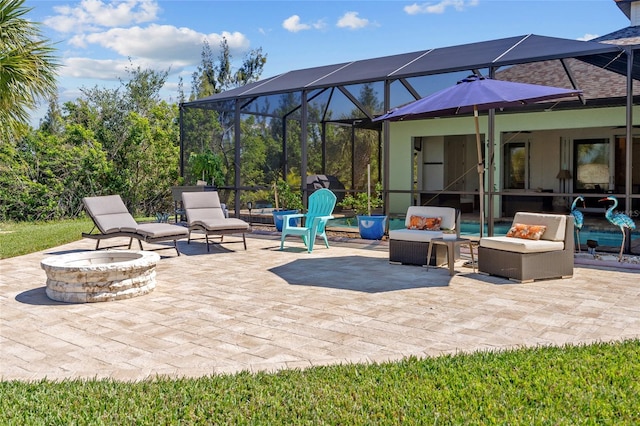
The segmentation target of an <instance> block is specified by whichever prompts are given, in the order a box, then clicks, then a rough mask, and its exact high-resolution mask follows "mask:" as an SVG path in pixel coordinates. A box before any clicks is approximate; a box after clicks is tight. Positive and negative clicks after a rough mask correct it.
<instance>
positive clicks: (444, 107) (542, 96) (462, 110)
mask: <svg viewBox="0 0 640 426" xmlns="http://www.w3.org/2000/svg"><path fill="white" fill-rule="evenodd" d="M581 93H582V91H580V90H572V89H564V88H560V87H551V86H541V85H538V84H526V83H514V82H510V81H502V80H494V79H491V78H487V77H482V76H477V75H471V76H469V77H467V78H465V79H463V80H461V81H459V82H458V83H457V84H456V85H455V86H451V87H448V88H446V89H443V90H440V91H438V92H436V93H433V94H432V95H429V96H427V97H425V98H422V99H418V100H417V101H414V102H411V103H409V104H407V105H404V106H402V107H399V108H395V109H393V110H391V111H389V112H387V113H386V114H383V115H381V116H379V117H377V118H375V119H374V120H373V121H384V120H388V121H403V120H420V119H423V118H429V117H445V116H451V115H458V114H467V113H471V112H473V116H474V121H475V129H476V145H477V149H478V175H479V180H480V182H479V185H478V193H479V197H480V206H479V207H480V236H481V237H482V234H483V228H484V163H483V161H482V142H481V141H480V125H479V124H478V111H484V110H489V109H494V108H509V107H519V106H524V105H527V104H532V103H535V102H540V101H547V100H551V99H559V98H565V97H572V96H578V95H580V94H581Z"/></svg>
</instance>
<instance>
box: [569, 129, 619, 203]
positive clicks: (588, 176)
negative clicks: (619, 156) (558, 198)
mask: <svg viewBox="0 0 640 426" xmlns="http://www.w3.org/2000/svg"><path fill="white" fill-rule="evenodd" d="M573 150H574V152H573V158H574V163H575V164H574V170H575V171H576V173H575V174H574V182H573V188H574V191H576V192H579V191H595V192H599V191H606V190H608V189H609V177H610V175H611V173H610V164H609V158H610V155H609V151H610V149H609V140H608V139H577V140H575V141H574V143H573Z"/></svg>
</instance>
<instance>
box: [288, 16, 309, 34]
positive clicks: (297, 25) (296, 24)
mask: <svg viewBox="0 0 640 426" xmlns="http://www.w3.org/2000/svg"><path fill="white" fill-rule="evenodd" d="M282 28H284V29H285V30H287V31H290V32H292V33H297V32H298V31H303V30H310V29H311V25H309V24H303V23H301V22H300V17H299V16H298V15H291V16H289V17H288V18H287V19H285V20H284V21H282Z"/></svg>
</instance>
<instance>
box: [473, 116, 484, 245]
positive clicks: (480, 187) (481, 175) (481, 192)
mask: <svg viewBox="0 0 640 426" xmlns="http://www.w3.org/2000/svg"><path fill="white" fill-rule="evenodd" d="M473 121H474V122H475V125H476V148H477V149H478V198H479V201H480V206H479V209H480V238H482V236H483V233H484V163H483V161H482V142H481V141H480V124H479V123H478V106H477V105H474V106H473Z"/></svg>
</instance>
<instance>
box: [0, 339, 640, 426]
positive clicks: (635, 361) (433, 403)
mask: <svg viewBox="0 0 640 426" xmlns="http://www.w3.org/2000/svg"><path fill="white" fill-rule="evenodd" d="M0 423H1V424H3V425H29V424H43V425H49V424H65V425H66V424H153V425H156V424H258V425H272V424H278V425H280V424H285V425H289V424H327V425H371V424H382V425H389V424H455V425H462V424H474V425H475V424H525V425H532V424H549V425H551V424H553V425H578V424H585V425H596V424H616V425H625V424H626V425H637V424H640V340H631V341H626V342H621V343H617V344H604V343H602V344H593V345H588V346H567V347H564V348H556V347H539V348H535V349H520V350H512V351H504V352H497V353H487V352H478V353H474V354H469V355H463V354H461V355H456V356H441V357H438V358H429V359H416V358H408V359H405V360H404V361H401V362H395V363H386V364H371V365H342V366H330V367H316V368H309V369H306V370H287V371H282V372H279V373H275V374H267V373H258V374H251V373H239V374H234V375H219V376H210V377H203V378H199V379H181V380H167V379H162V378H156V379H153V380H148V381H144V382H138V383H133V382H129V383H122V382H115V381H111V380H88V381H85V380H67V381H62V382H51V381H46V380H42V381H37V382H33V383H24V382H6V381H5V382H2V383H0Z"/></svg>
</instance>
